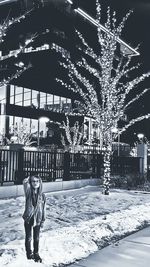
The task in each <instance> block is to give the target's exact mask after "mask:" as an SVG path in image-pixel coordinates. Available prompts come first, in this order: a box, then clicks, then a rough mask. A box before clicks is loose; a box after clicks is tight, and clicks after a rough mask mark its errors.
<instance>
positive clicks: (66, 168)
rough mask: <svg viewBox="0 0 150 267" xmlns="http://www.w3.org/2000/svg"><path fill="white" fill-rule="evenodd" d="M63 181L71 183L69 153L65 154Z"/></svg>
mask: <svg viewBox="0 0 150 267" xmlns="http://www.w3.org/2000/svg"><path fill="white" fill-rule="evenodd" d="M63 180H64V181H69V180H70V154H69V152H65V153H64V174H63Z"/></svg>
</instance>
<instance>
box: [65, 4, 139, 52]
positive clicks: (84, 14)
mask: <svg viewBox="0 0 150 267" xmlns="http://www.w3.org/2000/svg"><path fill="white" fill-rule="evenodd" d="M67 2H68V3H69V4H71V5H72V4H73V2H72V1H71V0H67ZM96 8H97V19H94V18H93V17H92V16H90V15H89V14H88V13H87V12H85V11H84V10H82V9H81V8H77V9H75V12H76V13H78V14H79V15H80V16H82V17H83V18H85V19H87V20H88V21H89V22H91V23H92V24H93V25H94V26H96V27H97V28H100V30H102V31H103V32H104V33H106V34H108V35H109V36H111V37H113V38H114V37H115V35H114V33H112V32H111V31H110V30H108V29H107V28H106V27H104V26H103V25H102V24H101V23H100V20H99V18H100V11H101V8H100V4H99V2H98V1H96ZM128 16H129V13H128V14H127V16H126V17H125V18H124V20H123V22H122V24H120V27H119V28H118V32H119V30H120V31H121V30H122V25H123V24H124V22H125V20H127V18H128ZM114 23H115V19H114V16H113V25H115V24H114ZM117 42H119V43H120V45H122V46H123V49H124V53H125V54H126V52H128V51H129V55H130V56H139V55H140V53H139V52H137V51H136V50H135V49H134V48H132V47H131V46H129V45H128V44H127V43H125V42H124V41H123V40H122V39H120V38H119V37H117Z"/></svg>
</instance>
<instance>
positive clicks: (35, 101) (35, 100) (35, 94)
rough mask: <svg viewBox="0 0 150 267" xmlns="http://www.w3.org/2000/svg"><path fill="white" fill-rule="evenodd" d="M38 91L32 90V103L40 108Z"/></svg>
mask: <svg viewBox="0 0 150 267" xmlns="http://www.w3.org/2000/svg"><path fill="white" fill-rule="evenodd" d="M38 94H39V92H38V91H35V90H32V105H33V106H34V107H36V108H38Z"/></svg>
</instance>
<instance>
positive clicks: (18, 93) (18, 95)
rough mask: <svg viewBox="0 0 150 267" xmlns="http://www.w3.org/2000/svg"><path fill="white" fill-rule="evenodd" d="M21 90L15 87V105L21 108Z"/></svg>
mask: <svg viewBox="0 0 150 267" xmlns="http://www.w3.org/2000/svg"><path fill="white" fill-rule="evenodd" d="M22 98H23V88H22V87H15V103H14V104H15V105H18V106H22Z"/></svg>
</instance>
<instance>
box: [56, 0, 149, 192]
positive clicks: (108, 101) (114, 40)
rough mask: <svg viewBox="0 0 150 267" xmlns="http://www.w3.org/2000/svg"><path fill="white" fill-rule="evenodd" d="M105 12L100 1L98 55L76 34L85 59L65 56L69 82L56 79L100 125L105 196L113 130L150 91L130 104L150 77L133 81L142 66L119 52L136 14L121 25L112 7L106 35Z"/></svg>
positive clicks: (124, 19)
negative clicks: (119, 44) (132, 95)
mask: <svg viewBox="0 0 150 267" xmlns="http://www.w3.org/2000/svg"><path fill="white" fill-rule="evenodd" d="M101 12H102V11H101V6H100V3H99V0H96V13H97V15H96V21H97V22H98V23H97V42H98V45H97V47H100V49H99V50H98V51H97V52H96V51H95V50H94V49H93V48H92V47H90V46H89V44H88V42H87V41H85V39H84V37H83V35H82V34H81V33H80V32H78V31H76V34H77V36H78V38H79V41H80V43H81V45H80V47H79V48H78V49H79V53H80V55H81V52H82V59H81V60H78V61H77V62H73V60H72V59H71V58H66V59H65V58H64V56H63V55H62V61H61V62H60V66H61V67H62V68H63V69H64V71H66V75H68V77H69V82H64V81H62V80H61V79H60V78H56V81H57V82H58V83H60V84H61V85H62V86H64V87H65V88H68V90H71V91H73V92H74V93H78V94H79V95H80V97H81V102H82V103H83V104H84V109H85V113H86V114H89V115H90V116H92V117H93V118H95V120H96V122H97V123H98V125H99V129H100V136H101V144H102V147H101V148H102V149H103V150H104V151H105V153H104V177H103V187H104V194H109V184H110V158H111V154H112V142H113V141H114V138H115V137H116V135H115V137H114V135H112V129H113V128H115V127H116V126H117V124H118V122H119V121H120V120H121V119H122V118H124V116H125V113H126V110H127V108H128V107H129V105H132V104H133V103H134V102H135V101H138V100H139V99H140V97H142V96H143V95H144V94H145V93H147V92H148V90H149V89H145V90H143V92H142V93H140V94H138V93H137V94H136V96H135V97H133V99H132V100H131V99H130V100H128V99H129V98H128V95H129V93H130V92H133V90H134V95H135V93H136V89H137V88H138V87H137V86H138V84H139V83H140V82H142V81H144V80H145V79H146V78H148V77H150V72H148V73H146V74H142V75H141V76H139V77H136V78H134V79H132V78H130V75H131V72H132V73H134V71H135V70H137V69H139V64H137V65H133V64H132V57H131V56H128V57H125V54H126V51H125V48H123V49H122V47H121V46H120V50H119V49H118V40H120V36H121V34H122V31H123V29H124V26H125V23H126V21H127V19H128V18H129V16H130V14H131V13H132V11H129V12H128V13H127V14H126V16H125V17H124V18H123V19H122V21H121V22H120V23H119V24H118V23H117V19H116V12H113V13H112V12H111V10H110V8H109V7H108V10H107V19H106V23H105V25H104V26H105V28H106V31H102V30H101V27H100V26H99V25H100V24H101ZM111 14H112V15H111ZM59 53H60V51H59ZM137 54H138V52H137ZM92 62H93V63H92ZM83 73H84V74H83ZM89 76H90V77H91V76H92V77H93V81H95V83H93V82H91V79H89V78H88V77H89ZM147 118H150V114H145V115H143V116H140V117H138V118H135V119H132V120H131V121H129V122H128V123H127V124H126V126H125V127H123V128H122V129H120V127H119V131H118V133H117V134H119V135H120V134H121V133H123V132H124V131H126V130H127V129H128V128H129V127H130V126H132V125H133V124H135V123H136V122H139V121H142V120H144V119H147Z"/></svg>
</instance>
